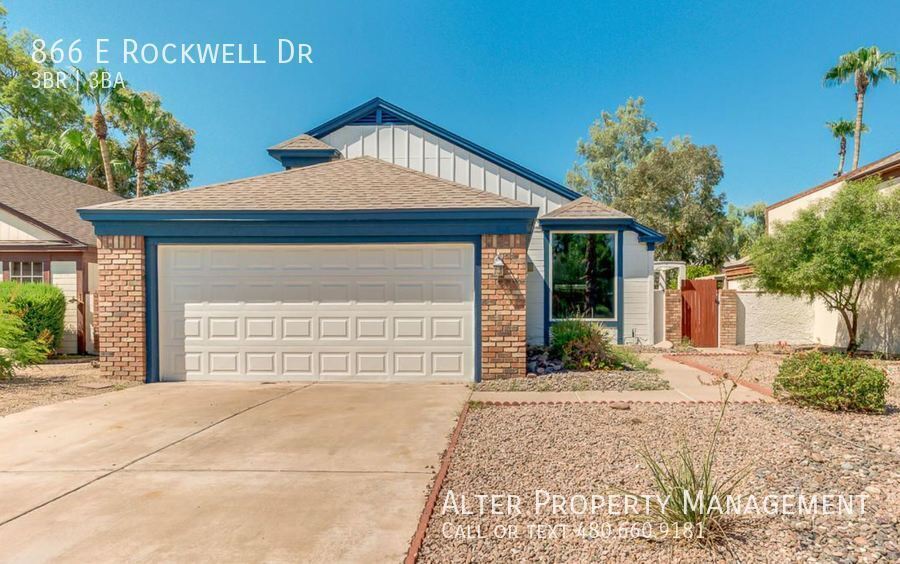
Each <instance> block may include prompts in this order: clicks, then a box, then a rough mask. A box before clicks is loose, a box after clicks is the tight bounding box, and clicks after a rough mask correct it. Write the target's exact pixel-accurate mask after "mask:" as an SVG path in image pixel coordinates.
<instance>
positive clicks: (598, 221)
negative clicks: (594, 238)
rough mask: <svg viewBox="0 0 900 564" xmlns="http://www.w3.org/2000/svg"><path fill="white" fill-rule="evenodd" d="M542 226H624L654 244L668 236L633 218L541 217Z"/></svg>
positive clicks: (567, 227)
mask: <svg viewBox="0 0 900 564" xmlns="http://www.w3.org/2000/svg"><path fill="white" fill-rule="evenodd" d="M538 221H539V222H540V223H541V228H542V229H545V230H548V231H562V230H568V229H571V230H575V231H577V230H579V229H607V228H608V229H613V230H615V229H619V228H624V229H628V230H631V231H634V232H636V233H637V234H638V241H640V242H641V243H648V244H649V243H653V244H654V245H656V244H659V243H662V242H664V241H665V240H666V237H665V236H664V235H663V234H661V233H659V232H658V231H655V230H653V229H651V228H649V227H647V226H646V225H643V224H641V223H638V222H637V221H636V220H634V219H631V218H617V217H609V218H565V217H560V218H555V217H548V218H540V219H538Z"/></svg>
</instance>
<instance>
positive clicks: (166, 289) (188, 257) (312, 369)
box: [159, 244, 475, 380]
mask: <svg viewBox="0 0 900 564" xmlns="http://www.w3.org/2000/svg"><path fill="white" fill-rule="evenodd" d="M190 261H193V262H190ZM473 265H474V253H473V248H472V246H471V245H461V244H460V245H371V246H370V245H363V246H343V245H339V246H335V245H331V246H296V245H294V246H247V245H240V246H212V247H202V248H199V249H188V250H187V251H185V249H184V248H183V247H182V246H173V247H167V246H161V247H160V251H159V266H160V282H159V288H160V293H159V298H160V303H159V315H160V328H161V331H160V365H161V370H162V373H163V375H164V377H165V379H173V380H182V379H198V380H204V379H205V380H216V379H227V380H232V379H234V380H254V379H256V380H262V379H264V380H316V379H327V380H349V379H363V380H397V379H400V380H408V379H413V380H414V379H428V378H433V379H457V380H471V378H472V377H473V376H474V344H473V342H474V293H475V292H474V266H473Z"/></svg>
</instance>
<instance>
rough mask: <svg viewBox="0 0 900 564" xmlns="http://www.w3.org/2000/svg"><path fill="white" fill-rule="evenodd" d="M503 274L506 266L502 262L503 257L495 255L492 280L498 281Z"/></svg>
mask: <svg viewBox="0 0 900 564" xmlns="http://www.w3.org/2000/svg"><path fill="white" fill-rule="evenodd" d="M505 273H506V264H505V263H504V262H503V257H501V256H500V253H497V256H495V257H494V278H497V279H498V280H499V279H500V278H503V275H504V274H505Z"/></svg>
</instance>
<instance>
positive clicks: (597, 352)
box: [550, 319, 647, 371]
mask: <svg viewBox="0 0 900 564" xmlns="http://www.w3.org/2000/svg"><path fill="white" fill-rule="evenodd" d="M550 354H551V355H552V356H553V357H554V358H558V359H560V360H562V361H563V365H564V366H565V367H566V368H567V369H569V370H584V371H592V370H619V369H624V370H643V369H645V368H647V363H646V362H645V361H644V360H643V359H641V357H640V356H638V355H637V354H636V353H634V352H632V351H630V350H628V349H625V348H624V347H619V346H616V345H614V344H613V343H612V341H611V340H610V338H609V334H608V333H607V332H606V331H605V330H603V328H602V327H601V326H600V325H597V324H596V323H591V322H589V321H585V320H583V319H566V320H564V321H560V322H558V323H554V324H553V331H552V338H551V340H550Z"/></svg>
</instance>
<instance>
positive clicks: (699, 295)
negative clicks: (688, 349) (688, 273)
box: [681, 280, 719, 347]
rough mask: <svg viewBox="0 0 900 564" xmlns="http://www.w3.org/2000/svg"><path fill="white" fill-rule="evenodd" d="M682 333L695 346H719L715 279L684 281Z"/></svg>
mask: <svg viewBox="0 0 900 564" xmlns="http://www.w3.org/2000/svg"><path fill="white" fill-rule="evenodd" d="M681 334H682V336H684V337H685V338H687V339H688V340H690V342H691V344H693V345H694V346H695V347H717V346H719V300H718V288H717V287H716V281H715V280H684V281H682V283H681Z"/></svg>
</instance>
